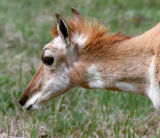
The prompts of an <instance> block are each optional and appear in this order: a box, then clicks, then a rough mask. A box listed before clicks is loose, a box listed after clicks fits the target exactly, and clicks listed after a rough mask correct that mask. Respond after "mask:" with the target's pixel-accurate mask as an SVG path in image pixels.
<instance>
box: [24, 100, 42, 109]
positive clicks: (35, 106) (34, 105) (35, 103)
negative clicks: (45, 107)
mask: <svg viewBox="0 0 160 138" xmlns="http://www.w3.org/2000/svg"><path fill="white" fill-rule="evenodd" d="M37 101H38V99H37V100H36V101H35V102H34V103H33V104H31V105H29V106H28V107H25V108H24V107H22V108H23V109H25V110H28V111H31V110H38V109H39V108H40V106H39V105H38V103H37Z"/></svg>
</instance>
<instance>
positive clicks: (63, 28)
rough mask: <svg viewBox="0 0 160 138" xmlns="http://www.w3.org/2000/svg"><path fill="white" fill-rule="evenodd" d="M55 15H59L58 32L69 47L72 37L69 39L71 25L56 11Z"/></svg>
mask: <svg viewBox="0 0 160 138" xmlns="http://www.w3.org/2000/svg"><path fill="white" fill-rule="evenodd" d="M55 16H56V17H57V30H58V34H59V35H60V37H61V38H62V40H63V41H64V42H65V43H66V45H67V47H68V46H70V39H69V27H68V25H67V23H66V21H65V20H64V19H63V18H62V17H61V16H60V15H59V14H58V13H56V14H55Z"/></svg>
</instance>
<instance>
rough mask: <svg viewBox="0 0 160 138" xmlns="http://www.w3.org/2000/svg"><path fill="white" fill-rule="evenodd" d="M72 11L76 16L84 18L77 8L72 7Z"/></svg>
mask: <svg viewBox="0 0 160 138" xmlns="http://www.w3.org/2000/svg"><path fill="white" fill-rule="evenodd" d="M71 11H72V13H73V16H74V17H76V18H78V19H80V20H82V16H81V14H80V13H79V12H78V11H77V10H76V9H75V8H73V7H72V8H71Z"/></svg>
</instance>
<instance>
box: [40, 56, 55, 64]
mask: <svg viewBox="0 0 160 138" xmlns="http://www.w3.org/2000/svg"><path fill="white" fill-rule="evenodd" d="M42 62H43V63H44V64H45V65H52V64H53V62H54V58H53V57H44V58H43V59H42Z"/></svg>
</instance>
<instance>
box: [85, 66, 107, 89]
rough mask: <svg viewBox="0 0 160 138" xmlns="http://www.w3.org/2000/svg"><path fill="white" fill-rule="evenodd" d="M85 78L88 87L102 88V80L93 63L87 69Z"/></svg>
mask: <svg viewBox="0 0 160 138" xmlns="http://www.w3.org/2000/svg"><path fill="white" fill-rule="evenodd" d="M87 72H88V74H87V80H88V85H89V87H90V88H104V82H103V80H102V78H101V75H100V73H99V72H98V69H97V67H96V65H95V64H92V65H91V66H90V67H89V68H88V69H87Z"/></svg>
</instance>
